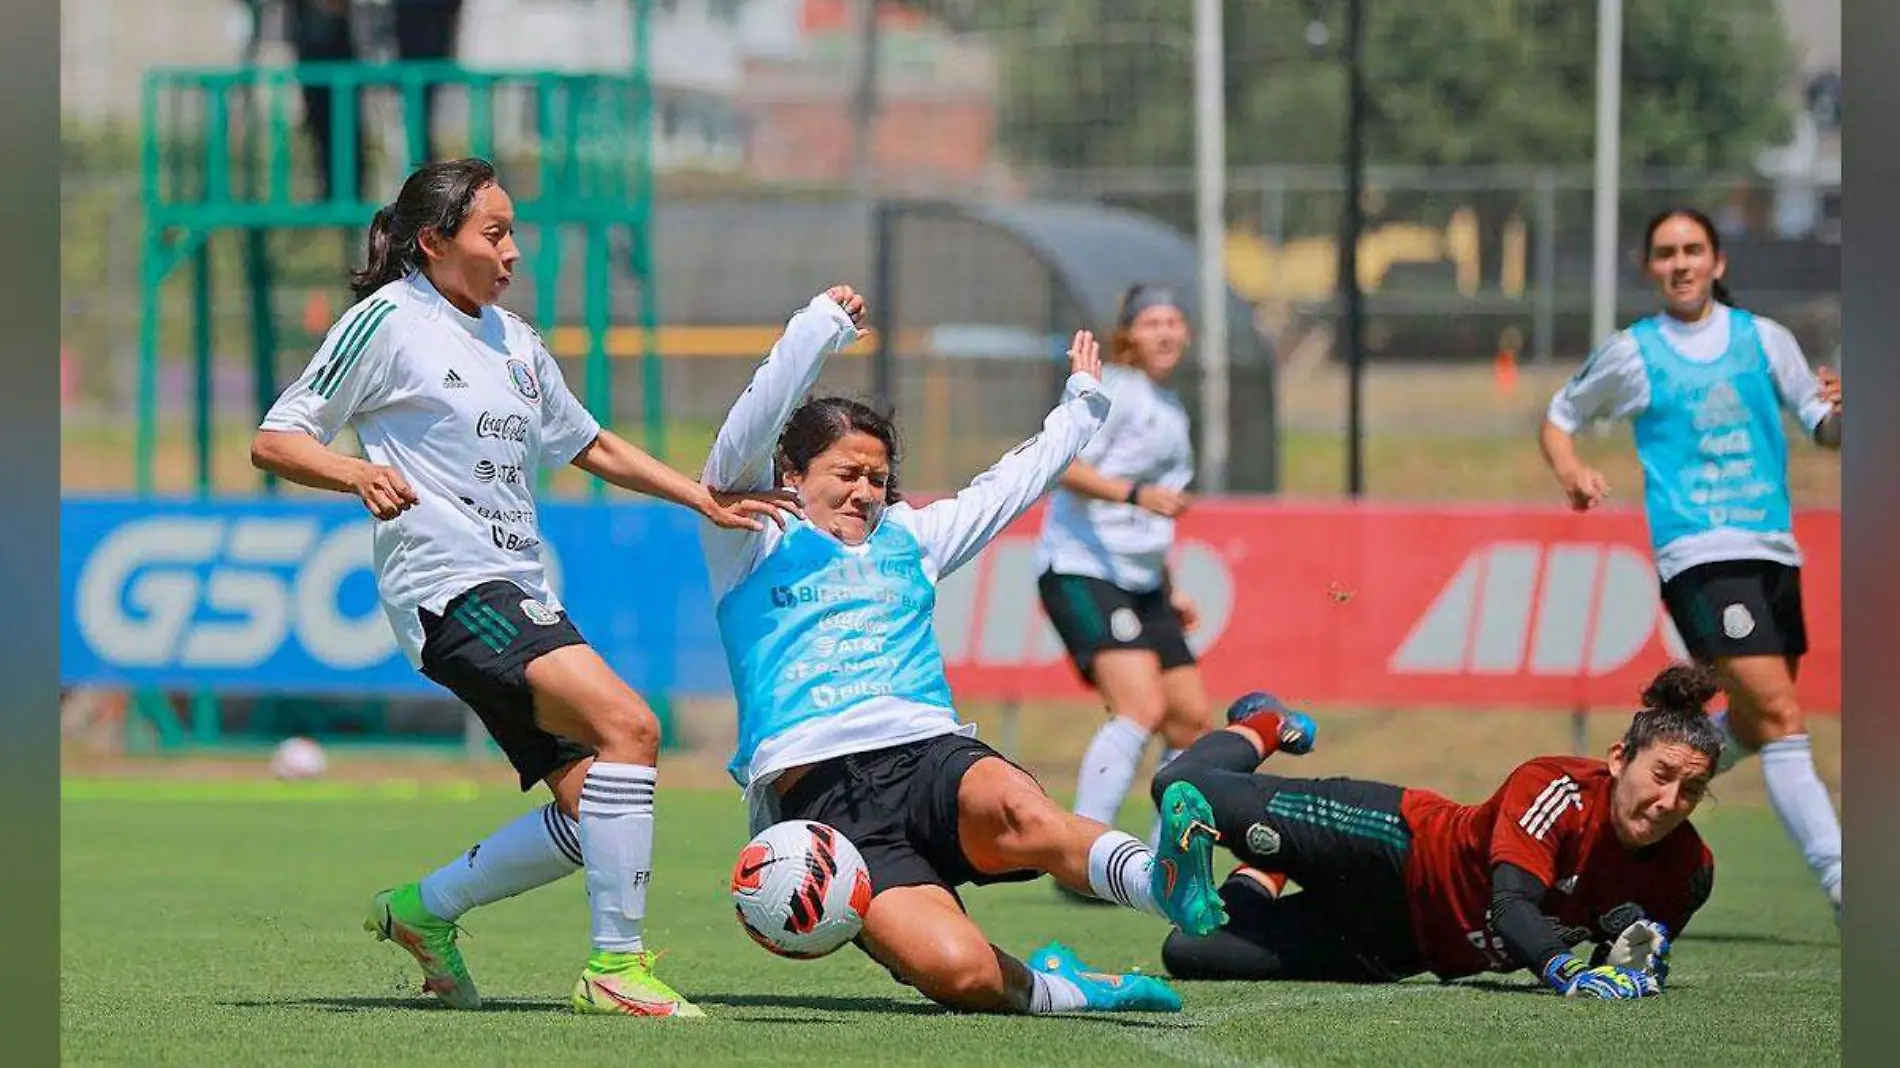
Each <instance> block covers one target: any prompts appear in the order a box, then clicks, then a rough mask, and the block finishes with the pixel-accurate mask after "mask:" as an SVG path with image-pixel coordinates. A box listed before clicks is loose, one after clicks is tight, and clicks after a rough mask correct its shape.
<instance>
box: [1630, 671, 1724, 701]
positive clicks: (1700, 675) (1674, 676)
mask: <svg viewBox="0 0 1900 1068" xmlns="http://www.w3.org/2000/svg"><path fill="white" fill-rule="evenodd" d="M1720 691H1721V686H1719V685H1718V684H1717V683H1716V681H1715V674H1714V673H1713V672H1711V671H1710V670H1709V669H1708V668H1705V667H1701V666H1699V665H1696V664H1673V665H1671V666H1669V667H1667V668H1664V669H1663V672H1662V674H1660V675H1657V676H1656V678H1655V679H1654V681H1652V682H1651V683H1650V684H1649V685H1648V686H1646V687H1644V688H1643V707H1645V708H1654V709H1657V710H1658V711H1671V712H1675V711H1683V712H1701V711H1702V710H1703V709H1704V708H1706V707H1707V706H1708V703H1709V699H1710V698H1712V697H1714V696H1715V695H1716V694H1717V693H1719V692H1720Z"/></svg>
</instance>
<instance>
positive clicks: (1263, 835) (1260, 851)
mask: <svg viewBox="0 0 1900 1068" xmlns="http://www.w3.org/2000/svg"><path fill="white" fill-rule="evenodd" d="M1247 849H1248V851H1249V852H1251V853H1253V854H1254V855H1255V856H1261V857H1270V856H1272V855H1274V854H1275V853H1278V852H1279V851H1280V832H1279V831H1276V830H1274V829H1273V828H1271V827H1269V826H1267V825H1266V824H1264V823H1256V824H1254V825H1253V826H1251V827H1249V828H1247Z"/></svg>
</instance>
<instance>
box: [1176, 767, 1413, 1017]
mask: <svg viewBox="0 0 1900 1068" xmlns="http://www.w3.org/2000/svg"><path fill="white" fill-rule="evenodd" d="M1257 763H1258V760H1257V758H1256V754H1255V753H1254V750H1253V746H1252V745H1250V744H1249V743H1248V742H1247V741H1246V739H1244V738H1241V737H1240V736H1239V735H1236V734H1233V733H1231V732H1227V731H1215V732H1213V733H1212V734H1209V735H1207V736H1206V737H1204V738H1202V739H1201V740H1200V741H1198V742H1196V743H1194V745H1193V746H1192V747H1191V748H1189V749H1188V750H1187V752H1185V753H1182V754H1181V755H1180V756H1179V757H1177V758H1175V760H1174V761H1173V762H1172V763H1170V764H1168V766H1167V767H1165V768H1163V769H1162V770H1161V772H1160V773H1159V774H1157V775H1156V776H1155V782H1154V795H1155V799H1156V802H1157V804H1158V803H1159V801H1160V797H1161V794H1162V792H1163V791H1164V790H1166V789H1167V787H1168V786H1169V785H1171V784H1172V783H1175V782H1181V781H1185V782H1188V783H1192V784H1193V785H1194V787H1195V788H1196V789H1198V790H1200V792H1201V793H1202V795H1203V796H1205V797H1206V798H1207V800H1208V802H1209V803H1210V804H1211V805H1212V806H1213V809H1214V822H1215V824H1216V826H1218V827H1219V828H1220V834H1221V844H1223V845H1225V846H1226V847H1227V849H1228V850H1229V852H1231V853H1233V854H1234V856H1235V857H1237V858H1239V859H1240V860H1241V862H1242V863H1244V864H1247V865H1249V866H1251V867H1254V868H1257V869H1260V870H1263V871H1272V872H1278V873H1280V874H1283V875H1285V876H1286V877H1287V878H1289V879H1291V880H1292V881H1293V882H1295V883H1297V884H1299V889H1298V891H1297V892H1293V893H1289V894H1286V895H1285V896H1282V897H1279V898H1276V897H1275V896H1274V895H1273V894H1272V893H1271V892H1270V891H1268V890H1267V889H1266V888H1265V887H1264V886H1262V885H1261V884H1260V883H1259V882H1258V881H1256V880H1254V879H1252V878H1250V877H1248V876H1246V875H1244V874H1238V873H1237V874H1235V875H1232V876H1230V877H1229V878H1228V880H1227V882H1226V883H1225V884H1224V885H1223V886H1222V887H1221V889H1220V895H1221V900H1222V901H1223V902H1225V903H1226V905H1227V917H1228V919H1227V923H1226V925H1225V926H1223V927H1222V928H1221V929H1220V930H1218V931H1216V932H1214V933H1213V934H1210V935H1206V936H1203V937H1198V938H1197V937H1193V936H1190V935H1186V934H1183V933H1181V932H1180V931H1175V932H1173V933H1172V934H1170V935H1169V936H1168V940H1167V942H1166V943H1165V944H1164V945H1163V946H1162V950H1161V957H1162V961H1163V962H1164V963H1165V964H1166V965H1167V969H1168V973H1169V974H1170V975H1172V976H1174V977H1175V978H1177V979H1229V980H1237V979H1285V980H1307V981H1319V982H1351V983H1379V982H1394V981H1397V980H1399V979H1404V978H1406V977H1407V976H1411V975H1416V974H1418V973H1420V972H1422V971H1424V970H1425V964H1424V960H1423V957H1422V956H1421V954H1420V953H1419V952H1418V948H1417V942H1416V940H1415V939H1414V938H1413V935H1412V925H1411V918H1410V914H1409V912H1408V906H1407V901H1406V896H1405V862H1406V857H1407V856H1408V855H1409V853H1410V850H1411V832H1410V830H1409V829H1408V828H1407V827H1406V826H1405V822H1404V820H1403V818H1402V817H1401V816H1400V801H1401V800H1402V798H1403V796H1404V791H1403V790H1402V789H1401V788H1399V787H1397V786H1392V785H1389V784H1386V783H1379V782H1367V781H1365V780H1361V779H1344V778H1335V779H1289V778H1283V777H1281V776H1278V775H1262V774H1257V773H1255V772H1254V770H1253V769H1254V767H1255V766H1256V765H1257Z"/></svg>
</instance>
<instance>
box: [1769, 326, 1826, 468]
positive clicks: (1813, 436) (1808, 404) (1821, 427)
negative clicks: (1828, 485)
mask: <svg viewBox="0 0 1900 1068" xmlns="http://www.w3.org/2000/svg"><path fill="white" fill-rule="evenodd" d="M1756 322H1757V323H1759V324H1760V327H1761V342H1762V349H1763V351H1765V352H1766V353H1767V354H1768V368H1769V371H1770V372H1771V373H1772V374H1773V375H1774V379H1775V392H1776V393H1777V394H1779V395H1780V398H1781V405H1782V407H1783V408H1786V409H1787V410H1788V413H1789V414H1790V415H1793V416H1794V417H1795V418H1796V419H1798V420H1800V421H1801V426H1802V428H1803V429H1805V430H1806V431H1807V432H1808V437H1809V439H1810V440H1812V441H1813V442H1814V443H1815V444H1816V445H1819V446H1821V447H1822V448H1824V449H1838V448H1840V447H1841V376H1840V374H1839V373H1838V372H1836V371H1834V370H1833V369H1832V368H1828V367H1824V368H1822V369H1821V370H1820V371H1819V372H1818V373H1817V372H1816V371H1815V370H1814V368H1812V367H1810V366H1808V357H1807V354H1806V353H1803V352H1802V351H1801V343H1800V342H1799V341H1796V340H1795V337H1794V334H1792V333H1790V332H1789V330H1788V328H1787V327H1785V326H1782V325H1781V324H1780V323H1777V322H1773V321H1770V320H1767V319H1757V320H1756Z"/></svg>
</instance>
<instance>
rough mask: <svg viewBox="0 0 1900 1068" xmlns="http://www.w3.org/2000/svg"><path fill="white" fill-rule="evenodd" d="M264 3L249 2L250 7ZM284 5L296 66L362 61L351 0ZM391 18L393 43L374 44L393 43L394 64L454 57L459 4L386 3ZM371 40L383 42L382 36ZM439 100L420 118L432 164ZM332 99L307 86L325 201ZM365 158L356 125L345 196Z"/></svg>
mask: <svg viewBox="0 0 1900 1068" xmlns="http://www.w3.org/2000/svg"><path fill="white" fill-rule="evenodd" d="M262 2H263V0H251V3H252V6H253V8H256V7H257V6H259V5H260V4H261V3H262ZM284 3H285V4H286V5H287V8H286V13H287V19H286V32H287V35H288V37H289V39H290V45H291V48H292V49H293V50H294V51H295V52H296V55H297V62H299V63H314V62H321V61H341V62H354V61H357V60H360V59H363V58H366V57H364V56H363V55H362V53H361V51H360V50H359V48H358V44H357V36H358V35H357V15H358V12H357V10H356V5H355V3H354V2H353V0H284ZM390 14H391V20H392V23H391V25H390V26H389V27H388V28H387V29H388V36H389V37H391V38H393V41H384V42H378V43H388V44H393V45H394V47H395V56H396V58H397V59H411V60H443V59H451V58H453V57H454V54H455V41H456V31H457V28H458V27H459V25H460V22H461V15H462V0H390ZM371 36H372V37H381V36H383V34H381V33H376V34H372V35H371ZM437 95H438V93H437V91H436V90H431V91H430V93H429V95H428V97H427V103H426V105H425V110H424V115H423V130H424V131H425V133H424V137H425V140H426V141H427V142H428V150H427V154H428V156H429V158H431V159H434V158H436V157H437V156H438V155H440V154H442V150H441V147H440V146H439V145H438V144H437V143H436V138H435V121H434V115H435V103H436V97H437ZM333 97H334V90H332V89H331V88H329V87H328V86H327V85H323V84H307V85H305V86H304V87H303V106H304V124H305V127H306V128H307V129H308V130H309V132H310V137H311V139H312V140H313V141H314V142H315V144H316V150H317V183H318V185H317V187H318V189H319V190H321V191H322V195H323V196H324V197H325V198H326V199H327V198H329V197H331V196H332V195H334V194H333V191H332V189H331V173H332V164H331V161H332V159H333V158H334V153H335V151H336V147H337V146H336V145H335V144H334V142H333V137H334V127H333V125H332V123H333V121H334V110H333V109H334V108H335V100H334V99H333ZM363 157H364V151H363V141H362V126H361V124H360V121H359V124H358V126H357V144H356V177H355V181H354V188H352V189H350V190H348V191H346V192H345V193H344V195H346V196H349V197H356V196H360V191H361V189H362V187H363V183H364V177H365V170H364V163H363Z"/></svg>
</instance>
